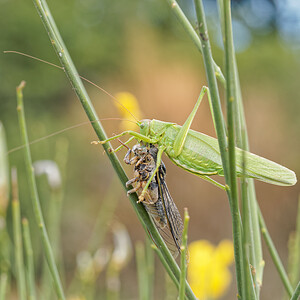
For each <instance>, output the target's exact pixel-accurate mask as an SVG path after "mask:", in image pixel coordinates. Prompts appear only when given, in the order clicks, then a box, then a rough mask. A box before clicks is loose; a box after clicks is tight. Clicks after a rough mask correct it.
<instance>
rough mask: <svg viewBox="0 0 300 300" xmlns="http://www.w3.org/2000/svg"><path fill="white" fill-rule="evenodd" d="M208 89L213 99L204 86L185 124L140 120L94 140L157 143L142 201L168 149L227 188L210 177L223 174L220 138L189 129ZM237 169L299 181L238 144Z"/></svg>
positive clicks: (272, 179) (271, 179)
mask: <svg viewBox="0 0 300 300" xmlns="http://www.w3.org/2000/svg"><path fill="white" fill-rule="evenodd" d="M205 93H207V95H208V100H209V102H210V103H211V99H210V93H209V89H208V88H207V87H205V86H204V87H203V88H202V90H201V92H200V96H199V98H198V100H197V103H196V105H195V107H194V108H193V110H192V112H191V114H190V115H189V117H188V118H187V120H186V121H185V123H184V125H183V126H180V125H177V124H175V123H170V122H163V121H159V120H155V119H153V120H142V121H140V122H137V125H138V126H139V127H140V133H138V132H135V131H131V130H129V131H124V132H122V133H120V134H118V135H115V136H113V137H111V138H108V139H106V140H104V141H98V142H95V143H99V144H105V143H106V142H108V141H112V140H115V139H117V138H119V137H121V136H123V135H126V134H128V135H131V136H132V137H131V138H130V139H129V140H128V141H127V142H126V143H125V144H127V143H129V142H130V141H131V140H132V139H134V138H135V139H136V140H138V141H139V142H140V141H142V142H145V143H149V144H157V145H158V149H159V150H158V154H157V166H156V169H155V172H153V174H152V176H151V177H150V178H149V180H148V182H147V185H146V186H145V187H144V190H143V192H142V193H141V195H140V196H139V200H140V201H142V200H143V199H144V195H145V193H146V191H147V188H148V186H149V184H150V182H151V180H152V179H153V177H154V176H155V174H156V172H157V171H158V168H159V166H160V164H161V157H162V154H163V153H166V155H167V156H168V157H169V158H170V160H171V161H172V162H173V163H174V164H176V165H177V166H179V167H181V168H183V169H184V170H186V171H188V172H190V173H192V174H195V175H197V176H199V177H201V178H203V179H205V180H207V181H209V182H211V183H213V184H215V185H216V186H218V187H220V188H223V189H225V187H224V186H223V185H221V184H220V183H218V182H216V181H215V180H213V179H212V178H210V177H209V176H211V175H221V176H223V175H224V172H223V167H222V162H221V155H220V150H219V144H218V140H217V139H215V138H213V137H210V136H207V135H205V134H203V133H200V132H197V131H194V130H192V129H190V127H191V124H192V121H193V119H194V117H195V114H196V112H197V110H198V108H199V106H200V103H201V101H202V99H203V96H204V95H205ZM122 147H123V145H121V146H120V147H118V148H117V149H116V150H112V151H114V152H116V151H118V150H119V149H120V148H122ZM243 157H245V158H243ZM243 159H245V162H246V167H245V173H243V167H242V164H243ZM236 172H237V176H238V177H242V176H244V175H245V176H246V177H248V178H254V179H257V180H260V181H264V182H267V183H271V184H275V185H282V186H290V185H294V184H295V183H296V182H297V179H296V175H295V173H294V172H293V171H291V170H289V169H288V168H286V167H284V166H282V165H279V164H277V163H275V162H273V161H271V160H268V159H266V158H263V157H261V156H258V155H255V154H253V153H250V152H247V151H244V150H242V149H240V148H237V147H236Z"/></svg>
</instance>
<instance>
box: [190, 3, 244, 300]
mask: <svg viewBox="0 0 300 300" xmlns="http://www.w3.org/2000/svg"><path fill="white" fill-rule="evenodd" d="M194 3H195V9H196V14H197V20H198V26H199V36H200V40H201V45H202V50H203V59H204V65H205V70H206V76H207V80H208V86H209V89H210V92H211V96H212V107H213V113H214V117H215V126H216V128H215V129H216V134H217V137H218V143H219V148H220V154H221V159H222V165H223V170H224V176H225V181H226V184H227V185H228V187H229V188H228V190H227V196H228V200H229V203H230V207H231V213H232V218H233V221H232V223H233V242H234V253H235V263H236V264H235V266H236V273H237V279H238V280H237V286H238V297H239V298H240V297H241V295H242V293H243V290H242V281H241V279H242V276H241V275H242V264H243V259H242V257H241V256H240V254H241V251H240V249H241V245H242V241H241V228H240V223H239V222H240V220H239V212H238V211H237V210H236V208H237V207H236V205H235V204H234V203H237V202H236V201H234V200H233V197H232V191H231V188H234V187H232V186H231V183H232V182H231V176H230V175H231V174H230V165H229V156H228V144H227V137H226V130H225V123H224V118H223V115H222V109H221V105H220V97H219V91H218V86H217V82H216V77H215V74H214V67H213V58H212V52H211V47H210V41H209V36H208V31H207V25H206V18H205V13H204V8H203V3H202V1H201V0H194ZM233 167H234V168H235V166H233ZM233 205H234V206H233ZM234 225H237V226H234Z"/></svg>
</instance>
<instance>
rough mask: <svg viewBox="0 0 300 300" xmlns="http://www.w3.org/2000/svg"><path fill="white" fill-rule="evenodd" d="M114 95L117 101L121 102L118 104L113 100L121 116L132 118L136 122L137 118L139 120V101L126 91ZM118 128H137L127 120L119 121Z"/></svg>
mask: <svg viewBox="0 0 300 300" xmlns="http://www.w3.org/2000/svg"><path fill="white" fill-rule="evenodd" d="M115 97H116V98H117V100H118V102H119V103H120V104H121V105H120V104H118V103H117V102H115V106H116V107H117V108H118V110H119V112H120V114H121V116H122V118H124V119H127V120H132V121H134V122H136V121H137V120H141V118H142V112H141V110H140V107H139V102H138V101H137V99H136V98H135V96H134V95H132V94H131V93H128V92H120V93H117V94H116V95H115ZM124 107H125V108H126V109H125V108H124ZM131 114H132V115H133V116H134V117H135V118H136V119H135V118H134V117H133V116H132V115H131ZM120 128H121V130H122V131H125V130H136V129H137V127H136V125H135V124H134V123H132V122H128V121H126V120H124V121H122V122H121V125H120Z"/></svg>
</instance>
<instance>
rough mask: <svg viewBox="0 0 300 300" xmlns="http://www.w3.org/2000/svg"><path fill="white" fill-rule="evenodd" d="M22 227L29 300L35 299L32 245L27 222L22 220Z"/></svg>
mask: <svg viewBox="0 0 300 300" xmlns="http://www.w3.org/2000/svg"><path fill="white" fill-rule="evenodd" d="M22 225H23V237H24V246H25V253H26V264H27V272H26V273H27V282H28V285H27V286H28V298H29V300H35V299H36V293H35V279H34V278H35V277H34V263H33V261H34V259H33V250H32V244H31V239H30V232H29V225H28V220H27V219H25V218H24V219H23V220H22Z"/></svg>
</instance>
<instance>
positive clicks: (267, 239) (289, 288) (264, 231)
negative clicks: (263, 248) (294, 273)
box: [258, 207, 293, 297]
mask: <svg viewBox="0 0 300 300" xmlns="http://www.w3.org/2000/svg"><path fill="white" fill-rule="evenodd" d="M258 217H259V225H260V230H261V233H262V236H263V237H264V240H265V242H266V244H267V247H268V249H269V252H270V254H271V257H272V260H273V262H274V264H275V267H276V269H277V271H278V273H279V276H280V278H281V280H282V282H283V285H284V287H285V290H286V292H287V293H288V295H289V297H291V296H292V294H293V288H292V285H291V283H290V280H289V278H288V276H287V274H286V272H285V269H284V267H283V264H282V262H281V260H280V258H279V255H278V252H277V250H276V248H275V246H274V244H273V241H272V239H271V236H270V234H269V232H268V229H267V227H266V224H265V221H264V218H263V216H262V213H261V211H260V209H259V207H258Z"/></svg>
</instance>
